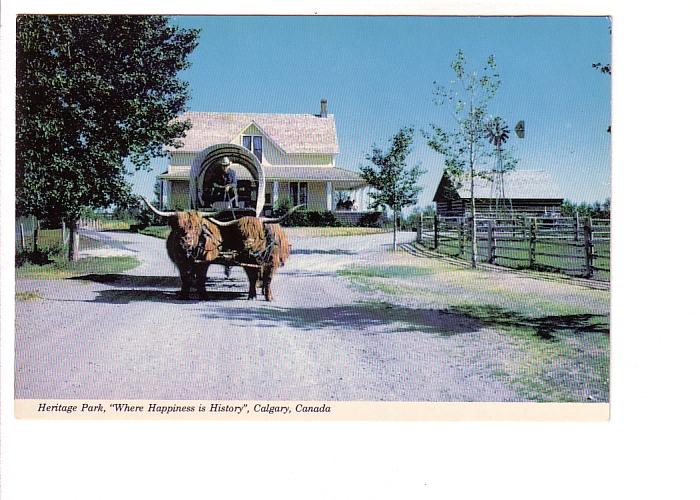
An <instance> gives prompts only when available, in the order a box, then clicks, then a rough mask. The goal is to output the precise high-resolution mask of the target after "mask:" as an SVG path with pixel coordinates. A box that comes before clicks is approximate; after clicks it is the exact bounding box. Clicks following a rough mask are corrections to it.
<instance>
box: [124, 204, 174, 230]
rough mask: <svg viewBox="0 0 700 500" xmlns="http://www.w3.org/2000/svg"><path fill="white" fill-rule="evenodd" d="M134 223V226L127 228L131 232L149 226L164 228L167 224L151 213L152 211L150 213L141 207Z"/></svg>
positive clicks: (161, 218) (148, 209) (149, 210)
mask: <svg viewBox="0 0 700 500" xmlns="http://www.w3.org/2000/svg"><path fill="white" fill-rule="evenodd" d="M136 221H137V222H136V224H134V225H132V226H131V227H130V228H129V229H130V230H131V231H138V230H141V229H145V228H147V227H149V226H164V225H167V224H168V221H167V220H165V219H164V218H163V217H161V216H160V215H156V214H155V213H153V211H151V209H150V208H148V207H143V208H142V209H141V211H140V212H139V214H138V216H137V217H136Z"/></svg>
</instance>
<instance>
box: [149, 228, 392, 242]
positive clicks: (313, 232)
mask: <svg viewBox="0 0 700 500" xmlns="http://www.w3.org/2000/svg"><path fill="white" fill-rule="evenodd" d="M284 231H285V233H287V236H289V237H292V238H293V237H328V236H361V235H365V234H379V233H386V232H387V231H389V230H388V229H381V228H375V227H285V228H284ZM139 232H140V233H141V234H146V235H148V236H155V237H156V238H163V239H165V238H167V237H168V234H170V226H150V227H147V228H145V229H142V230H140V231H139Z"/></svg>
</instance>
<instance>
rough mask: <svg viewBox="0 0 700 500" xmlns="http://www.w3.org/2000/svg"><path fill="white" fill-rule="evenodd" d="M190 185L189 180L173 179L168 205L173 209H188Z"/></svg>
mask: <svg viewBox="0 0 700 500" xmlns="http://www.w3.org/2000/svg"><path fill="white" fill-rule="evenodd" d="M189 200H190V186H189V183H188V182H187V181H171V183H170V199H169V200H168V207H169V208H170V209H172V210H187V209H188V208H189Z"/></svg>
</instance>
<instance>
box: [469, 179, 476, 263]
mask: <svg viewBox="0 0 700 500" xmlns="http://www.w3.org/2000/svg"><path fill="white" fill-rule="evenodd" d="M470 209H471V216H472V222H471V228H470V233H471V236H472V258H471V263H472V268H473V269H476V251H477V250H476V200H475V199H474V167H473V166H472V168H471V206H470Z"/></svg>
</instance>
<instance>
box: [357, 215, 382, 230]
mask: <svg viewBox="0 0 700 500" xmlns="http://www.w3.org/2000/svg"><path fill="white" fill-rule="evenodd" d="M385 222H386V217H384V213H383V212H367V213H366V214H363V215H362V216H361V217H360V220H359V221H357V225H358V226H360V227H382V226H384V224H385Z"/></svg>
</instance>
